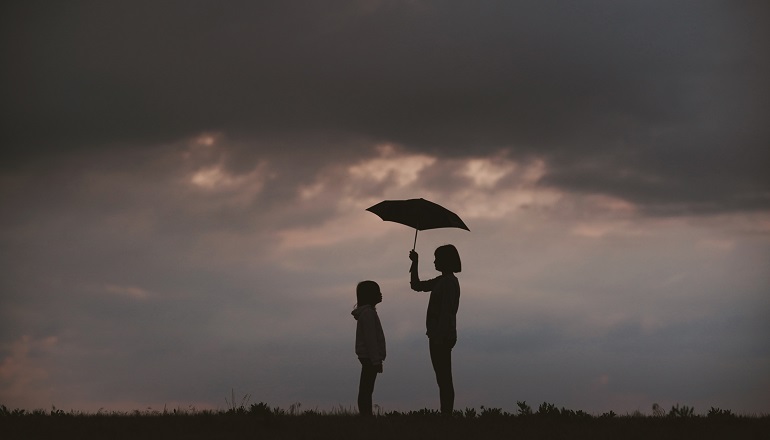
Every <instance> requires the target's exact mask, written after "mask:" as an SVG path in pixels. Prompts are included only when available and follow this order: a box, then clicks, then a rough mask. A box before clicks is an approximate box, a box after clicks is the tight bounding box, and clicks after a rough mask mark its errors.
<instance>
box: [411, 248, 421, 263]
mask: <svg viewBox="0 0 770 440" xmlns="http://www.w3.org/2000/svg"><path fill="white" fill-rule="evenodd" d="M409 259H410V260H412V261H413V262H415V263H416V262H417V261H418V260H419V259H420V255H419V254H418V253H417V252H415V251H414V250H411V251H409Z"/></svg>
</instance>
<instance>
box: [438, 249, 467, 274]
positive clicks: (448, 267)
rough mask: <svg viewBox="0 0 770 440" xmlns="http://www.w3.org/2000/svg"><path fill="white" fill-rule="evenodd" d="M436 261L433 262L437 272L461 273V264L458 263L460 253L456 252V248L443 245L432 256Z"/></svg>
mask: <svg viewBox="0 0 770 440" xmlns="http://www.w3.org/2000/svg"><path fill="white" fill-rule="evenodd" d="M433 255H434V256H435V257H436V260H435V261H434V262H433V263H434V264H435V265H436V270H437V271H439V272H454V273H457V272H461V271H462V263H461V262H460V253H459V252H457V248H456V247H454V246H453V245H451V244H445V245H443V246H439V247H438V248H436V252H434V254H433Z"/></svg>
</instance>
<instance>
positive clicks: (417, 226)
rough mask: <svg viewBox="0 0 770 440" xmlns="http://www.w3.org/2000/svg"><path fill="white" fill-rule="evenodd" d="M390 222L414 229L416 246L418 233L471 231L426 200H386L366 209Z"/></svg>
mask: <svg viewBox="0 0 770 440" xmlns="http://www.w3.org/2000/svg"><path fill="white" fill-rule="evenodd" d="M366 210H367V211H370V212H373V213H375V214H377V215H378V216H379V217H380V218H381V219H383V220H385V221H389V222H396V223H401V224H402V225H406V226H411V227H413V228H414V245H413V246H412V250H414V246H415V245H416V244H417V231H424V230H426V229H436V228H460V229H465V230H466V231H470V229H468V227H467V226H466V225H465V223H463V221H462V220H461V219H460V217H459V216H458V215H457V214H455V213H454V212H452V211H450V210H448V209H446V208H444V207H443V206H441V205H438V204H436V203H433V202H431V201H428V200H425V199H422V198H420V199H408V200H385V201H382V202H380V203H378V204H376V205H374V206H371V207H369V208H366Z"/></svg>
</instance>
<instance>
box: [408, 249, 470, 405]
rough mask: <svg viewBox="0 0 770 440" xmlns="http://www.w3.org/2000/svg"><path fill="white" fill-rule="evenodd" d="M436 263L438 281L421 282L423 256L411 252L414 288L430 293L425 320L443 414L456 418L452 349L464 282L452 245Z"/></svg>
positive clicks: (438, 253) (437, 256) (438, 255)
mask: <svg viewBox="0 0 770 440" xmlns="http://www.w3.org/2000/svg"><path fill="white" fill-rule="evenodd" d="M434 256H435V260H434V261H433V264H434V266H435V267H436V270H437V271H439V272H441V275H439V276H438V277H436V278H433V279H431V280H426V281H420V276H419V275H418V273H417V266H418V265H419V255H418V254H417V252H415V251H414V250H412V251H410V252H409V259H410V260H412V266H411V268H410V269H409V272H411V282H410V285H411V287H412V290H414V291H417V292H430V300H429V301H428V312H427V315H426V318H425V325H426V327H427V330H428V331H427V335H428V341H429V347H430V360H431V363H432V364H433V371H434V372H435V373H436V382H437V383H438V389H439V398H440V401H441V413H442V414H444V415H452V411H453V410H454V400H455V389H454V384H453V383H452V348H453V347H454V346H455V344H456V343H457V309H458V308H459V306H460V282H459V281H458V280H457V277H456V276H455V273H457V272H460V271H461V270H462V265H461V263H460V254H459V253H458V252H457V248H455V247H454V246H453V245H451V244H447V245H444V246H439V247H438V248H437V249H436V251H435V253H434Z"/></svg>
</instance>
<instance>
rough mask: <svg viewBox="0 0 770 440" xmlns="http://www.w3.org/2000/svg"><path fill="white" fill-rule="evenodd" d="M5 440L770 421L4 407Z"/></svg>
mask: <svg viewBox="0 0 770 440" xmlns="http://www.w3.org/2000/svg"><path fill="white" fill-rule="evenodd" d="M0 438H2V439H9V440H10V439H13V440H15V439H69V438H72V439H176V438H180V439H220V438H221V439H228V440H230V439H337V440H338V439H357V438H363V439H407V440H409V439H420V440H425V439H434V438H435V439H444V440H448V439H463V440H468V439H471V440H482V439H656V440H659V439H683V438H693V439H696V438H697V439H762V440H767V439H770V416H766V415H765V416H752V417H747V416H736V415H734V414H732V413H731V412H730V411H724V410H719V409H714V408H712V409H711V411H709V413H708V414H707V415H695V414H693V410H692V408H688V407H678V406H677V407H674V408H672V409H671V411H668V412H667V413H663V412H662V411H658V412H657V414H656V415H655V416H645V415H641V414H635V415H625V416H618V415H615V414H614V413H612V412H610V413H606V414H603V415H601V416H593V415H589V414H586V413H584V412H582V411H571V410H567V409H563V408H562V409H559V408H556V407H555V406H554V405H550V404H547V403H544V404H542V405H540V407H539V408H538V410H537V411H532V410H531V409H529V407H528V406H526V404H524V403H523V402H520V405H519V410H518V412H517V413H516V414H510V413H507V412H505V411H503V410H501V409H499V408H484V407H481V409H479V410H476V409H466V410H464V411H456V412H455V415H454V416H453V417H442V416H441V415H439V414H437V413H436V412H435V411H432V410H427V409H423V410H419V411H410V412H406V413H401V412H390V413H386V414H381V415H378V416H376V417H373V418H370V419H364V418H361V417H358V416H357V415H356V414H354V413H352V412H351V411H349V410H345V409H343V408H340V409H339V410H336V411H330V412H319V411H314V410H308V411H300V409H299V406H298V405H296V406H295V405H293V406H292V407H291V408H290V409H289V410H283V409H280V408H271V407H270V406H268V405H267V404H264V403H259V404H253V405H250V406H248V407H246V406H239V407H237V408H230V409H228V410H222V411H195V410H192V409H191V410H186V411H182V410H172V411H167V410H164V411H151V410H148V411H143V412H140V411H135V412H132V413H102V412H100V413H97V414H83V413H75V412H69V413H67V412H64V411H61V410H57V409H55V408H54V409H52V410H50V411H43V410H35V411H24V410H9V409H7V408H6V407H4V406H3V407H0Z"/></svg>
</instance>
